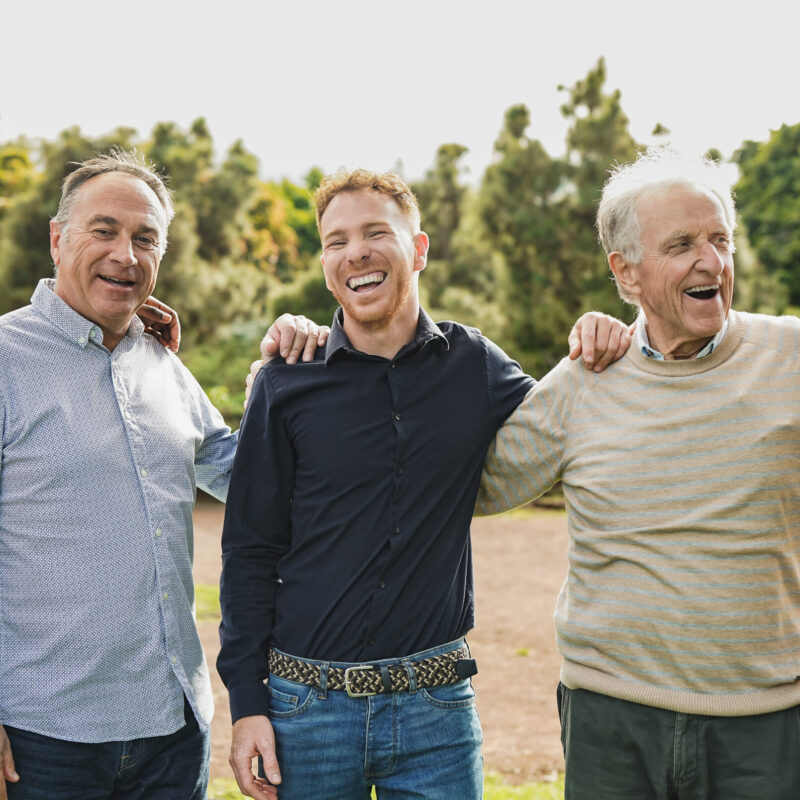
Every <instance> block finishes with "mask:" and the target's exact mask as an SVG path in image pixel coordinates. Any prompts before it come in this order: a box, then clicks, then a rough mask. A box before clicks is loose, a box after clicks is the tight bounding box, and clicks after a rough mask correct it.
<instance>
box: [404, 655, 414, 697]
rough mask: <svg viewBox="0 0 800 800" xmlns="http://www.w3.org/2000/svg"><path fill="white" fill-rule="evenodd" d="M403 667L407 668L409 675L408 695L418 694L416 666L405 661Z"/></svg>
mask: <svg viewBox="0 0 800 800" xmlns="http://www.w3.org/2000/svg"><path fill="white" fill-rule="evenodd" d="M403 666H404V667H405V668H406V672H407V673H408V693H409V694H416V693H417V673H416V670H415V669H414V665H413V664H412V663H411V662H410V661H404V662H403Z"/></svg>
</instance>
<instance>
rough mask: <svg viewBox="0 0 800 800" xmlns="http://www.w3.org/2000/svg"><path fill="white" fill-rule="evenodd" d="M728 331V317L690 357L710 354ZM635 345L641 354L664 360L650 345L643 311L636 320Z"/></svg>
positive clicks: (701, 356)
mask: <svg viewBox="0 0 800 800" xmlns="http://www.w3.org/2000/svg"><path fill="white" fill-rule="evenodd" d="M727 331H728V318H727V317H726V318H725V323H724V324H723V326H722V328H721V329H720V331H719V333H717V335H716V336H715V337H714V338H713V339H712V340H711V341H710V342H709V343H708V344H707V345H706V346H705V347H704V348H703V349H702V350H701V351H700V352H699V353H697V354H696V355H694V356H692V358H703V356H710V355H711V353H713V352H714V349H715V348H716V347H719V343H720V342H721V341H722V340H723V338H724V337H725V334H726V333H727ZM634 335H635V337H636V347H637V348H638V349H639V351H640V352H641V353H642V355H645V356H647V357H648V358H654V359H655V360H656V361H664V360H665V359H664V356H663V355H662V354H661V353H659V352H658V350H655V349H654V348H652V347H651V346H650V339H649V338H648V336H647V320H646V319H645V316H644V314H643V313H641V312H640V313H639V317H638V319H637V320H636V331H635V334H634Z"/></svg>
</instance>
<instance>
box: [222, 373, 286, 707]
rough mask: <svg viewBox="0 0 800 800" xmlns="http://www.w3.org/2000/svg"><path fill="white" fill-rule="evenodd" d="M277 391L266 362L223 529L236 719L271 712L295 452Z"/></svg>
mask: <svg viewBox="0 0 800 800" xmlns="http://www.w3.org/2000/svg"><path fill="white" fill-rule="evenodd" d="M270 390H271V386H270V381H269V367H265V368H263V369H262V370H261V371H260V372H259V373H258V375H257V376H256V379H255V381H254V382H253V389H252V393H251V395H250V401H249V403H248V407H247V412H246V413H245V417H244V419H243V421H242V427H241V431H240V435H239V447H238V450H237V453H236V459H235V461H234V466H233V473H232V476H231V484H230V489H229V491H228V502H227V505H226V508H225V525H224V528H223V532H222V577H221V583H220V605H221V608H222V624H221V625H220V645H221V647H220V653H219V657H218V659H217V669H218V671H219V674H220V677H221V678H222V680H223V682H224V683H225V685H226V686H227V688H228V691H229V693H230V706H231V717H232V720H233V721H234V722H235V721H236V720H237V719H239V718H240V717H244V716H250V715H254V714H266V711H267V694H266V689H265V686H264V680H265V679H266V677H267V672H268V669H267V651H268V647H269V640H270V635H271V631H272V620H273V618H274V610H275V595H276V592H277V590H278V586H279V582H278V561H279V560H280V558H281V557H282V556H283V555H284V554H285V553H286V552H287V551H288V550H289V547H290V543H291V524H290V509H291V496H292V484H293V480H294V470H295V458H294V452H293V449H292V445H291V443H290V442H289V441H288V438H287V436H286V431H285V429H284V426H283V424H282V423H281V422H280V420H279V414H278V413H277V410H276V407H275V398H274V397H271V396H270V395H271V391H270Z"/></svg>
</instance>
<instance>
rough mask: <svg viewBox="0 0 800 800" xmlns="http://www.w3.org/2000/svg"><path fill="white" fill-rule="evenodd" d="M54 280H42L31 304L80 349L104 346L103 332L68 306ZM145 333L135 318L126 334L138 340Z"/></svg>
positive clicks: (140, 323) (138, 320) (141, 324)
mask: <svg viewBox="0 0 800 800" xmlns="http://www.w3.org/2000/svg"><path fill="white" fill-rule="evenodd" d="M55 286H56V282H55V279H54V278H42V280H40V281H39V283H38V284H37V286H36V289H35V290H34V292H33V296H32V297H31V304H32V305H33V307H34V309H35V310H36V311H38V312H39V313H40V314H41V315H42V316H43V317H46V318H47V319H49V320H50V322H52V323H53V325H55V326H56V328H58V329H59V330H60V331H61V332H62V333H63V334H64V335H65V336H66V337H67V338H68V339H70V340H71V341H73V342H75V344H77V345H78V347H80V348H82V349H85V348H86V347H87V345H88V344H89V342H94V343H95V344H98V345H101V344H103V331H102V329H101V328H100V326H99V325H97V324H96V323H94V322H92V321H91V320H89V319H86V317H83V316H81V315H80V314H79V313H78V312H77V311H75V309H74V308H72V307H71V306H69V305H67V303H65V302H64V301H63V300H62V299H61V298H60V297H59V296H58V295H57V294H56V292H55ZM143 333H144V324H143V323H142V321H141V320H140V319H139V317H137V316H134V317H133V319H132V320H131V322H130V325H129V326H128V331H127V333H126V334H125V335H126V336H130V337H131V338H138V337H140V336H141V335H142V334H143Z"/></svg>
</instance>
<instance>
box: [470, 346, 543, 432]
mask: <svg viewBox="0 0 800 800" xmlns="http://www.w3.org/2000/svg"><path fill="white" fill-rule="evenodd" d="M483 342H484V346H485V348H486V375H487V379H488V381H489V403H490V408H491V409H492V416H493V417H494V422H495V425H496V427H497V428H499V427H500V426H501V425H502V424H503V423H504V422H505V421H506V420H507V419H508V417H510V416H511V413H512V412H513V411H514V409H515V408H516V407H517V406H518V405H519V404H520V403H521V402H522V400H523V399H524V397H525V395H527V394H528V392H529V391H530V390H531V389H533V387H534V386H535V385H536V381H535V380H534V379H533V378H531V376H530V375H526V374H525V373H524V372H523V371H522V368H521V367H520V365H519V364H518V363H517V362H516V361H514V359H513V358H511V357H509V356H508V355H506V353H505V352H504V351H503V350H501V349H500V348H499V347H498V346H497V345H496V344H495V343H494V342H493V341H491V339H487V338H486V337H483Z"/></svg>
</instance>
